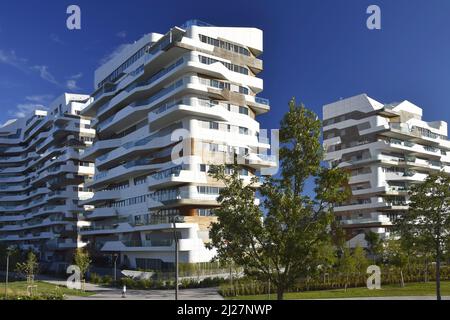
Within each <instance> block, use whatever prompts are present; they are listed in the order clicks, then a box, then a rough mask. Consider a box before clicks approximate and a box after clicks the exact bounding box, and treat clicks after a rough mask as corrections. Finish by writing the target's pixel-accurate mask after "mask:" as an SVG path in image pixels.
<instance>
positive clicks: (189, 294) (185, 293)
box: [67, 288, 223, 300]
mask: <svg viewBox="0 0 450 320" xmlns="http://www.w3.org/2000/svg"><path fill="white" fill-rule="evenodd" d="M109 289H110V288H109ZM100 290H101V289H100ZM217 291H218V288H198V289H182V290H180V291H179V296H178V299H179V300H223V297H222V296H221V295H220V294H219V293H218V292H217ZM174 299H175V292H174V290H127V294H126V297H125V298H122V291H121V290H119V289H110V290H108V291H101V292H98V293H96V294H94V295H92V296H89V297H76V296H68V297H67V300H174Z"/></svg>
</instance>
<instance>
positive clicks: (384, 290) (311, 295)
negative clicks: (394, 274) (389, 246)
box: [226, 281, 450, 300]
mask: <svg viewBox="0 0 450 320" xmlns="http://www.w3.org/2000/svg"><path fill="white" fill-rule="evenodd" d="M441 294H442V296H450V281H443V282H441ZM435 295H436V286H435V283H434V282H415V283H406V284H405V287H404V288H402V287H401V286H400V285H385V286H383V285H382V286H381V289H380V290H369V289H367V288H348V289H347V292H345V290H344V289H335V290H320V291H305V292H289V293H285V294H284V299H286V300H288V299H292V300H294V299H333V298H334V299H340V298H363V297H394V296H435ZM226 299H231V300H268V299H269V296H268V295H267V294H265V295H252V296H238V297H227V298H226ZM270 299H271V300H275V299H276V294H271V295H270Z"/></svg>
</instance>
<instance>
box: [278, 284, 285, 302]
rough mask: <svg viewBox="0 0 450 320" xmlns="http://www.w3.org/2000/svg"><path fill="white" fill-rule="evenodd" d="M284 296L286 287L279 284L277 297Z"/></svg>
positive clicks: (281, 298) (279, 298)
mask: <svg viewBox="0 0 450 320" xmlns="http://www.w3.org/2000/svg"><path fill="white" fill-rule="evenodd" d="M283 296H284V288H283V286H280V285H278V286H277V299H278V300H283Z"/></svg>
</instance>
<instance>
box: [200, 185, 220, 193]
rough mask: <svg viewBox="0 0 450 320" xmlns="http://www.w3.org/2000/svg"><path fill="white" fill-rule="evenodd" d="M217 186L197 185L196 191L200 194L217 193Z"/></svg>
mask: <svg viewBox="0 0 450 320" xmlns="http://www.w3.org/2000/svg"><path fill="white" fill-rule="evenodd" d="M219 191H220V188H219V187H210V186H197V192H198V193H201V194H213V195H215V194H217V195H218V194H219Z"/></svg>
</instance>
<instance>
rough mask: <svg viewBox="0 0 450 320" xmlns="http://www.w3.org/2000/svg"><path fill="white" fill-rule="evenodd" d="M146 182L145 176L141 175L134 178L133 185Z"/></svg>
mask: <svg viewBox="0 0 450 320" xmlns="http://www.w3.org/2000/svg"><path fill="white" fill-rule="evenodd" d="M146 182H147V176H141V177H137V178H134V184H135V185H140V184H144V183H146Z"/></svg>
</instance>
